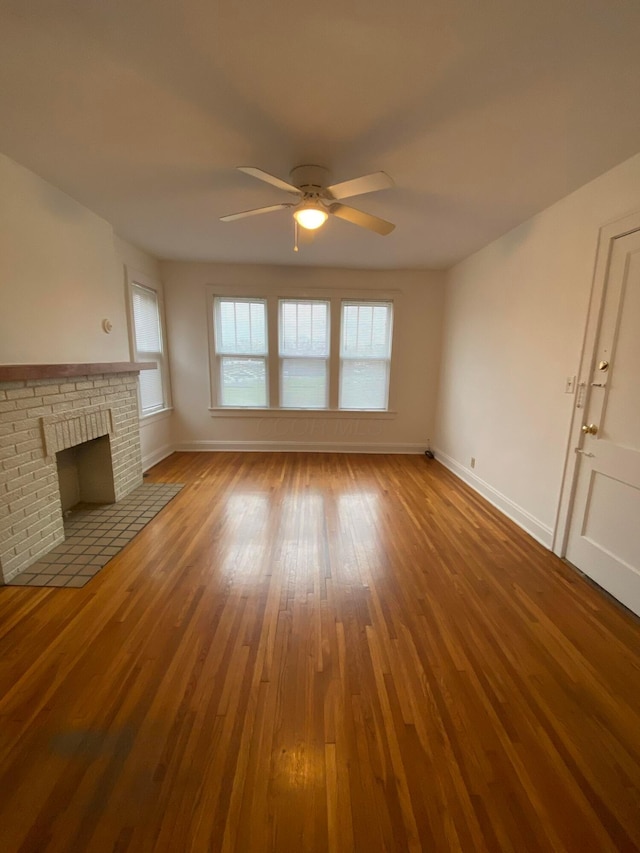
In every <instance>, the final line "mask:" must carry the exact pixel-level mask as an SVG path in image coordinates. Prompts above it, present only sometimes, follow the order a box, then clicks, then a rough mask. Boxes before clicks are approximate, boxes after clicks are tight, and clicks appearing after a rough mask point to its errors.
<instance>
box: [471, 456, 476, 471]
mask: <svg viewBox="0 0 640 853" xmlns="http://www.w3.org/2000/svg"><path fill="white" fill-rule="evenodd" d="M471 467H472V468H475V467H476V457H475V456H472V457H471Z"/></svg>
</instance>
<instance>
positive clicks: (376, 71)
mask: <svg viewBox="0 0 640 853" xmlns="http://www.w3.org/2000/svg"><path fill="white" fill-rule="evenodd" d="M0 34H1V35H0V39H1V47H0V151H2V152H4V153H5V154H7V155H8V156H9V157H12V158H13V159H15V160H17V161H18V162H20V163H22V164H23V165H25V166H27V167H28V168H30V169H32V170H33V171H35V172H36V173H37V174H39V175H41V176H42V177H43V178H45V179H47V180H48V181H50V182H51V183H53V184H55V185H56V186H58V187H60V188H62V189H63V190H65V191H66V192H68V193H69V194H70V195H71V196H73V197H74V198H76V199H78V200H79V201H81V202H82V203H83V204H85V205H86V206H88V207H89V208H91V209H92V210H94V211H96V212H97V213H99V214H100V215H102V216H104V217H105V218H106V219H108V220H109V221H110V222H111V223H112V224H113V225H114V227H115V229H116V231H117V232H118V233H119V234H121V235H122V236H123V237H124V238H126V239H128V240H130V241H132V242H133V243H135V244H137V245H139V246H141V247H142V248H144V249H147V250H148V251H150V252H151V253H153V254H154V255H156V256H158V257H161V258H174V259H194V260H196V259H197V260H217V261H226V262H249V263H280V264H312V265H326V266H356V267H446V266H449V265H450V264H451V263H453V262H455V261H457V260H459V259H461V258H463V257H465V256H467V255H468V254H470V253H471V252H473V251H474V250H476V249H478V248H480V247H481V246H483V245H485V244H486V243H488V242H489V241H490V240H492V239H494V238H496V237H498V236H499V235H501V234H503V233H504V232H506V231H507V230H509V229H510V228H512V227H513V226H515V225H517V224H518V223H520V222H522V221H524V220H525V219H527V218H528V217H529V216H531V215H532V214H533V213H535V212H537V211H539V210H542V209H543V208H545V207H547V206H548V205H549V204H551V203H552V202H554V201H556V200H557V199H559V198H561V197H563V196H564V195H566V194H567V193H568V192H570V191H572V190H573V189H576V188H577V187H579V186H581V185H582V184H584V183H585V182H587V181H588V180H590V179H591V178H594V177H595V176H597V175H599V174H601V173H602V172H604V171H606V170H607V169H609V168H611V167H612V166H614V165H616V164H617V163H619V162H621V161H622V160H624V159H626V158H627V157H629V156H631V155H633V154H635V153H637V152H638V151H640V96H639V95H640V85H639V83H640V3H638V2H637V0H430V2H429V0H395V2H393V0H323V2H317V3H311V2H308V0H208V2H195V0H77V2H71V0H58V1H57V2H53V3H52V2H51V0H47V1H46V2H44V0H29V2H24V0H10V2H8V1H7V0H2V3H1V4H0ZM309 162H311V163H319V164H321V165H325V166H327V167H329V168H330V169H331V172H332V177H333V180H334V182H337V181H342V180H345V179H347V178H351V177H355V176H358V175H362V174H365V173H367V172H372V171H377V170H384V171H386V172H388V173H389V174H390V175H392V177H393V178H394V179H395V182H396V186H395V188H393V189H389V190H385V191H383V192H379V193H375V194H372V195H366V196H362V197H360V198H356V199H353V200H350V201H348V202H347V203H349V204H352V205H353V206H355V207H361V208H362V209H363V210H366V211H369V212H371V213H374V214H376V215H378V216H382V217H384V218H385V219H390V220H391V221H393V222H395V223H396V224H397V228H396V230H395V231H394V232H393V234H391V235H390V236H388V237H380V236H378V235H377V234H373V233H370V232H368V231H364V230H362V229H359V228H357V227H355V226H353V225H351V224H349V223H347V222H343V221H338V220H336V219H333V218H332V219H331V220H330V222H329V223H328V225H327V226H325V227H324V228H323V229H321V231H320V232H319V233H318V234H317V236H316V237H315V239H314V240H313V242H312V243H310V244H309V245H304V246H303V247H302V249H301V252H300V254H299V255H294V254H293V252H292V238H293V233H292V232H293V227H292V219H291V214H290V212H289V211H280V212H277V213H271V214H268V215H265V216H261V217H252V218H251V219H246V220H242V221H238V222H234V223H221V222H219V221H218V217H220V216H221V215H223V214H226V213H233V212H236V211H239V210H245V209H247V208H253V207H259V206H262V205H268V204H273V203H277V202H279V201H289V200H290V198H291V197H290V196H288V195H287V194H286V193H283V192H280V191H279V190H277V189H275V188H272V187H269V186H266V185H263V184H261V183H260V182H258V181H256V180H255V179H253V178H251V177H249V176H247V175H244V174H242V173H240V172H238V171H236V170H235V168H234V167H235V166H240V165H250V166H258V167H260V168H262V169H265V170H267V171H269V172H272V173H275V174H277V175H280V176H281V177H284V178H288V173H289V170H290V169H291V168H292V167H293V166H294V165H297V164H301V163H309Z"/></svg>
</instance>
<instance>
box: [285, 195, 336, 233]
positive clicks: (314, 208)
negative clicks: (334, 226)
mask: <svg viewBox="0 0 640 853" xmlns="http://www.w3.org/2000/svg"><path fill="white" fill-rule="evenodd" d="M293 218H294V219H295V220H296V222H297V223H298V225H300V227H301V228H306V229H307V230H308V231H313V230H315V229H316V228H320V226H321V225H324V223H325V222H326V221H327V219H328V218H329V214H328V213H327V211H326V210H325V209H324V207H323V206H322V205H321V204H320V202H317V201H305V202H303V203H302V204H301V205H300V206H299V207H297V208H296V209H295V210H294V212H293Z"/></svg>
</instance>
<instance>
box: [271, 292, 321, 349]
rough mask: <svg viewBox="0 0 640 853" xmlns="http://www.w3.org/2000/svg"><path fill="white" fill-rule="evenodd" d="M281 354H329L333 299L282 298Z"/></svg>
mask: <svg viewBox="0 0 640 853" xmlns="http://www.w3.org/2000/svg"><path fill="white" fill-rule="evenodd" d="M279 337H280V355H282V356H305V355H308V356H314V357H317V358H318V357H320V358H326V357H327V356H328V355H329V303H328V302H320V301H309V300H304V301H297V300H290V299H282V300H280V335H279Z"/></svg>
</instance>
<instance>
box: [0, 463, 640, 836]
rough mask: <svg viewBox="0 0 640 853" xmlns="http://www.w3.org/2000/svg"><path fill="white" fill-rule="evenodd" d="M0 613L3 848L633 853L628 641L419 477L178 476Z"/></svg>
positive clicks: (249, 471)
mask: <svg viewBox="0 0 640 853" xmlns="http://www.w3.org/2000/svg"><path fill="white" fill-rule="evenodd" d="M149 479H150V480H152V481H166V482H181V483H185V484H186V487H185V488H184V489H183V490H182V492H181V493H180V494H179V495H178V497H176V498H175V499H174V500H173V501H172V502H171V503H170V504H169V506H168V507H167V508H166V509H164V510H163V511H162V512H161V513H160V514H159V515H158V516H157V517H156V518H155V519H154V520H153V521H152V522H151V523H150V524H149V525H148V526H147V527H146V528H145V529H144V530H143V531H142V532H141V533H140V534H139V535H138V536H137V537H136V538H135V539H134V540H133V541H132V542H131V543H130V544H129V545H128V546H127V547H126V549H125V550H124V551H123V552H121V554H120V555H118V556H117V557H116V558H115V559H114V560H113V561H112V562H111V563H109V564H108V566H107V567H106V568H105V569H104V570H103V571H102V572H101V573H100V574H99V575H98V576H97V577H96V578H95V579H94V580H93V581H92V582H91V583H90V584H88V585H87V586H86V587H85V588H84V589H78V590H71V589H49V590H40V589H28V588H11V587H3V588H0V693H1V697H2V698H1V699H0V850H1V851H2V853H13V851H24V853H26V852H27V851H28V853H31V851H33V853H42V851H60V852H61V853H62V851H64V853H81V851H112V850H113V851H120V853H122V851H130V853H140V851H167V853H182V851H197V853H200V851H209V850H216V851H217V850H224V851H232V850H237V851H242V852H243V853H245V851H247V853H253V851H283V853H288V851H303V850H304V851H352V850H357V851H367V853H377V851H384V850H387V851H404V850H411V851H414V850H425V851H452V850H463V851H482V850H487V851H500V850H513V851H519V853H520V851H529V850H530V851H547V850H548V851H554V853H557V851H576V853H578V851H579V853H585V851H587V852H589V851H631V850H638V849H639V845H640V811H639V803H640V631H639V623H638V620H637V619H635V617H633V616H632V615H631V614H629V613H627V612H626V611H624V610H623V609H622V608H620V607H618V606H617V605H616V604H615V603H613V602H612V601H611V600H609V599H608V598H607V597H606V596H605V595H604V594H603V593H601V592H600V591H599V590H597V589H595V588H594V587H593V586H591V585H590V584H589V583H588V582H587V581H585V580H584V579H583V578H582V577H581V576H580V575H578V574H577V573H576V572H574V571H573V570H572V569H570V568H569V567H567V566H566V565H564V564H563V563H562V562H561V561H560V560H558V559H556V558H555V557H554V556H553V555H551V554H550V553H549V552H547V551H545V550H544V549H543V548H542V547H541V546H539V545H538V544H537V543H536V542H534V541H533V540H532V539H530V538H529V537H528V536H527V535H525V534H524V533H523V532H522V531H520V530H519V529H518V528H517V527H515V526H514V525H513V524H512V523H511V522H510V521H508V520H507V519H506V518H504V517H503V516H501V515H500V513H498V512H497V511H496V510H494V509H493V508H492V507H491V506H490V505H488V504H487V503H486V502H485V501H483V500H482V499H481V498H480V497H478V496H477V495H476V494H474V493H473V492H472V491H471V490H469V489H467V487H466V486H464V485H463V484H461V483H460V482H459V481H458V480H456V478H454V477H453V476H452V475H451V474H450V473H449V472H448V471H447V470H446V469H444V468H443V467H442V466H441V465H439V464H438V463H437V462H430V461H427V460H425V459H424V458H423V457H419V456H387V457H384V456H340V455H315V454H235V453H226V454H175V455H174V456H172V457H171V458H170V459H168V460H166V461H165V462H163V463H161V464H160V465H158V466H156V468H154V469H153V471H152V472H151V475H150V478H149Z"/></svg>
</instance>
